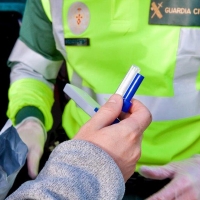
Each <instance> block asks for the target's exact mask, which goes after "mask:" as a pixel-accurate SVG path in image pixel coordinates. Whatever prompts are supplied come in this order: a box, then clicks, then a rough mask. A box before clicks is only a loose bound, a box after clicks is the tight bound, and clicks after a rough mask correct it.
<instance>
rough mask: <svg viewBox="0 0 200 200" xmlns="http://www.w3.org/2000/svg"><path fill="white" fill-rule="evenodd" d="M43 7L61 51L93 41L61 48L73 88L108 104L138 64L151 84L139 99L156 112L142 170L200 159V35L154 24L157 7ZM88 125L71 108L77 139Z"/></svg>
mask: <svg viewBox="0 0 200 200" xmlns="http://www.w3.org/2000/svg"><path fill="white" fill-rule="evenodd" d="M42 2H43V6H44V9H45V12H46V14H47V16H48V17H49V19H50V20H52V24H53V27H54V34H55V36H56V37H57V38H60V39H57V41H58V43H59V41H64V38H65V39H66V40H65V41H67V40H69V41H70V40H71V38H73V39H75V41H78V40H81V39H84V38H88V40H89V45H88V46H87V45H86V46H74V45H72V46H70V45H66V46H65V47H64V48H66V49H62V48H63V46H64V42H63V44H62V42H60V44H58V49H59V48H60V49H61V51H62V52H64V51H66V60H67V70H68V74H69V79H70V81H71V82H72V83H73V84H75V85H77V86H79V87H81V88H82V89H84V90H86V91H87V92H88V93H89V94H90V95H92V96H93V97H94V98H95V99H96V100H98V101H99V102H100V104H102V103H103V102H105V100H106V99H107V98H108V96H109V95H111V94H113V93H114V92H115V91H116V89H117V87H118V86H119V84H120V82H121V81H122V80H123V78H124V76H125V74H126V73H127V71H128V69H129V68H130V66H131V65H132V64H134V65H137V66H139V67H140V69H141V74H142V75H144V77H145V79H144V81H143V83H142V84H141V86H140V88H139V90H138V91H137V95H136V96H135V98H137V99H139V100H141V101H142V102H143V103H144V104H145V105H146V106H147V107H148V108H149V109H150V111H151V112H152V115H153V122H152V123H151V125H150V126H149V127H148V129H147V130H146V131H145V133H144V137H143V142H142V156H141V158H140V160H139V162H138V167H139V166H140V165H143V164H151V165H152V164H156V165H162V164H165V163H168V162H170V161H175V160H181V159H184V158H188V157H190V156H192V155H194V154H197V153H200V133H199V132H200V121H199V120H200V98H199V97H200V93H199V89H200V79H199V73H198V71H199V66H200V48H199V45H198V42H197V41H199V39H200V29H199V28H198V27H189V26H185V27H181V26H170V25H150V24H148V20H149V12H150V10H151V8H150V0H145V1H140V0H126V1H119V0H110V1H108V0H101V1H92V0H91V1H90V0H85V1H82V2H79V4H78V3H77V1H74V0H67V1H61V0H58V1H56V4H57V7H56V6H54V7H53V6H52V5H50V4H49V2H50V3H52V2H53V1H48V0H42ZM59 4H60V5H59ZM50 7H51V9H50ZM50 10H51V11H50ZM61 14H62V17H60V19H61V20H60V22H61V21H62V22H61V23H60V24H59V17H58V16H59V15H61ZM55 22H56V23H55ZM59 25H61V26H59ZM79 25H80V26H79ZM77 27H78V28H77ZM61 37H64V38H63V40H61ZM59 45H60V47H59ZM63 55H64V53H63ZM88 119H89V117H88V116H87V115H86V114H85V113H84V112H83V111H82V110H81V109H80V108H78V107H77V106H76V104H75V103H74V102H73V101H70V102H69V104H68V105H67V107H66V109H65V111H64V114H63V126H64V128H65V130H66V132H67V133H68V135H69V136H70V137H73V136H74V135H75V134H76V132H77V131H78V130H79V128H80V126H82V125H83V124H84V123H85V122H86V121H87V120H88Z"/></svg>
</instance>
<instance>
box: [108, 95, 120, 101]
mask: <svg viewBox="0 0 200 200" xmlns="http://www.w3.org/2000/svg"><path fill="white" fill-rule="evenodd" d="M119 98H121V96H120V95H119V94H114V95H112V96H111V97H110V99H109V100H108V102H110V103H117V101H118V100H117V99H119Z"/></svg>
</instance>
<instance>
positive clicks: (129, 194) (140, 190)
mask: <svg viewBox="0 0 200 200" xmlns="http://www.w3.org/2000/svg"><path fill="white" fill-rule="evenodd" d="M169 182H170V179H165V180H153V179H149V178H145V177H143V176H141V175H140V174H138V173H137V172H135V173H134V174H133V175H132V176H131V178H130V179H129V180H128V181H127V182H126V191H125V195H124V198H123V200H143V199H146V198H147V197H149V196H151V195H152V194H154V193H156V192H157V191H159V190H160V189H161V188H163V187H164V186H165V185H166V184H167V183H169Z"/></svg>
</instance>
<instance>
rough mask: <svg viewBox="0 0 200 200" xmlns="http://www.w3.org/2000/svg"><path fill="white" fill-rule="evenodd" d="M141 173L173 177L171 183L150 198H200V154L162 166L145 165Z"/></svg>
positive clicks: (176, 199) (158, 177) (151, 175)
mask: <svg viewBox="0 0 200 200" xmlns="http://www.w3.org/2000/svg"><path fill="white" fill-rule="evenodd" d="M140 173H141V174H142V175H143V176H145V177H147V178H152V179H158V180H162V179H165V178H170V179H172V180H171V182H170V183H168V184H167V185H166V186H165V187H164V188H163V189H161V190H160V191H159V192H157V193H156V194H154V195H153V196H151V197H150V198H148V200H162V199H163V200H165V199H166V200H172V199H173V200H199V199H200V155H195V156H194V157H192V158H190V159H188V160H184V161H180V162H173V163H170V164H168V165H164V166H161V167H147V166H143V167H141V168H140Z"/></svg>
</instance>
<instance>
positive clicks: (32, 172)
mask: <svg viewBox="0 0 200 200" xmlns="http://www.w3.org/2000/svg"><path fill="white" fill-rule="evenodd" d="M42 154H43V152H42V151H40V150H38V149H36V148H32V149H30V150H29V152H28V155H27V167H28V174H29V176H30V177H31V178H32V179H35V178H36V176H37V175H38V170H39V164H40V159H41V157H42Z"/></svg>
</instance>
